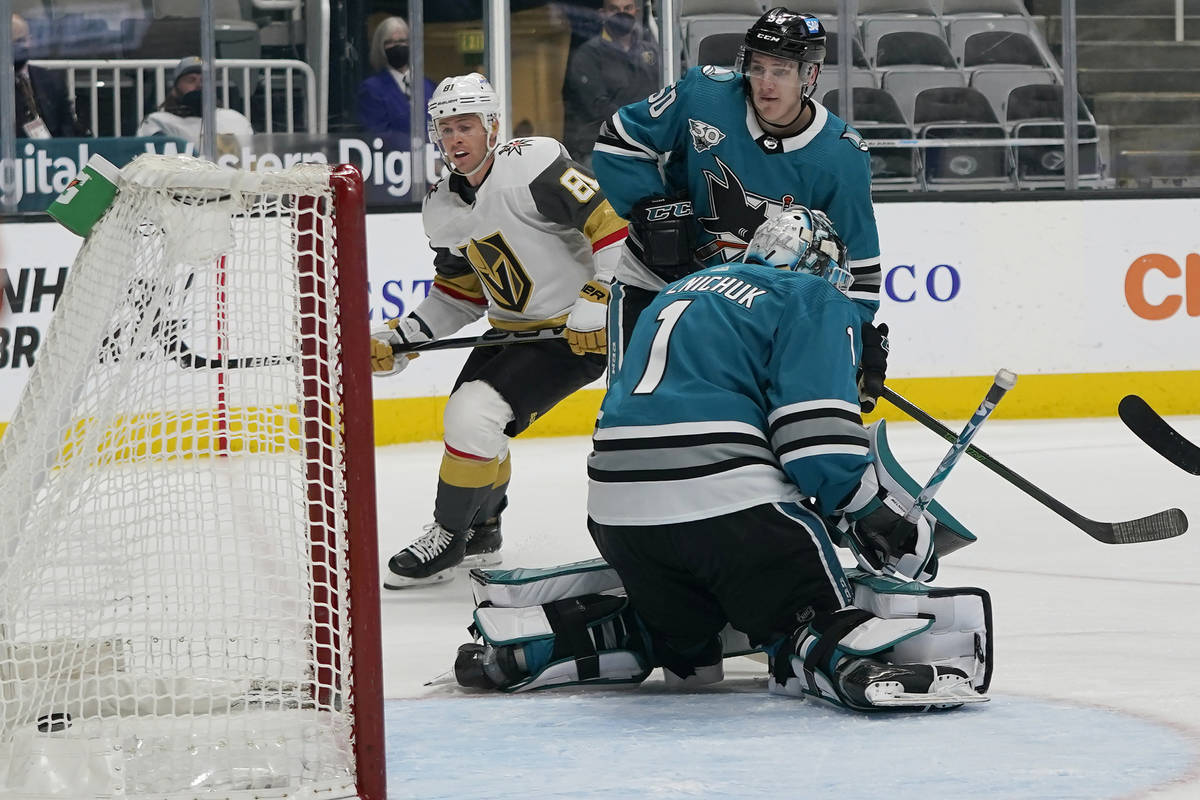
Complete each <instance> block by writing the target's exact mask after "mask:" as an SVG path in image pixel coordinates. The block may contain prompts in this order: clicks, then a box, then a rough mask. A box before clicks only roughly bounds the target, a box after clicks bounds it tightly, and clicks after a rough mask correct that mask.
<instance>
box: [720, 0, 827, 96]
mask: <svg viewBox="0 0 1200 800" xmlns="http://www.w3.org/2000/svg"><path fill="white" fill-rule="evenodd" d="M751 53H762V54H763V55H767V56H772V57H774V58H782V59H787V60H789V61H795V62H797V69H798V71H799V75H800V83H801V89H800V91H801V95H802V97H803V98H805V99H807V98H808V97H809V96H810V95H812V93H813V91H815V90H816V88H817V74H818V73H819V72H820V70H821V64H823V63H824V62H825V26H824V25H822V24H821V20H819V19H817V18H816V17H815V16H813V15H812V14H805V13H800V14H796V13H793V12H791V11H788V10H787V9H786V8H784V7H783V6H777V7H775V8H772V9H771V10H770V11H768V12H767V13H765V14H763V15H762V16H761V17H759V18H758V20H757V21H756V22H755V23H754V24H753V25H751V26H750V29H749V30H748V31H746V39H745V41H744V42H743V43H742V46H741V47H740V48H739V49H738V55H737V62H736V64H735V65H734V70H735V71H736V72H741V73H745V72H746V71H747V70H748V69H749V67H750V54H751Z"/></svg>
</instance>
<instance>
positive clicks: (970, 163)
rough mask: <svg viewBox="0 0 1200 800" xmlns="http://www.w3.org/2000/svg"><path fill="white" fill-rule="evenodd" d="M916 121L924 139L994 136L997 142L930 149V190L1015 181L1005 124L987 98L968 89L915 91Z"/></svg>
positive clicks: (927, 175)
mask: <svg viewBox="0 0 1200 800" xmlns="http://www.w3.org/2000/svg"><path fill="white" fill-rule="evenodd" d="M913 123H914V125H915V127H916V128H917V133H918V135H919V136H920V137H921V138H923V139H929V140H945V139H996V140H997V146H996V147H989V146H986V145H978V146H976V145H968V146H964V147H929V148H925V153H924V162H925V169H924V178H925V185H926V187H927V188H931V189H935V188H951V187H953V188H981V189H982V188H1002V187H1006V186H1010V185H1012V178H1011V174H1012V170H1011V168H1010V166H1011V161H1010V154H1009V150H1008V147H1007V146H1006V145H1005V133H1004V127H1003V126H1002V125H1001V124H1000V121H999V119H997V118H996V114H995V112H994V111H992V106H991V104H990V103H988V100H987V98H986V97H984V96H983V95H982V94H981V93H979V92H978V91H976V90H975V89H971V88H970V87H953V86H946V87H937V88H933V89H926V90H924V91H923V92H921V93H920V94H918V95H917V99H916V103H915V108H914V111H913Z"/></svg>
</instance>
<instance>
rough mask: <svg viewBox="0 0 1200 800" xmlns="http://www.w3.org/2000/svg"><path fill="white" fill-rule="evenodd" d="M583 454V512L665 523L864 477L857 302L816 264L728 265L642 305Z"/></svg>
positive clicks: (825, 501) (828, 499)
mask: <svg viewBox="0 0 1200 800" xmlns="http://www.w3.org/2000/svg"><path fill="white" fill-rule="evenodd" d="M638 319H639V321H638V323H637V325H636V327H635V329H634V332H633V337H632V338H631V340H630V343H629V348H628V350H627V351H626V354H625V361H624V363H623V364H622V366H621V370H620V372H619V373H618V374H617V376H616V378H615V379H613V380H612V382H611V383H610V385H609V389H608V393H607V394H606V395H605V397H604V402H603V404H602V406H601V409H600V415H599V418H598V420H597V423H596V431H595V433H594V435H593V451H592V453H591V455H590V456H589V457H588V515H589V516H590V517H591V518H592V519H594V520H595V521H596V522H599V523H601V524H607V525H658V524H666V523H673V522H688V521H692V520H697V519H706V518H711V517H715V516H718V515H721V514H727V513H730V512H733V511H738V510H741V509H745V508H750V507H752V506H756V505H759V504H762V503H770V502H799V501H800V500H802V499H804V498H806V497H811V498H814V499H815V500H816V501H817V505H818V508H819V509H820V510H821V511H822V512H826V513H828V512H831V511H833V510H834V509H836V508H838V507H840V506H841V505H842V504H844V503H845V501H846V500H847V499H848V498H849V497H850V496H851V493H852V492H853V491H854V490H855V489H856V488H857V487H858V485H859V480H860V478H861V477H862V474H863V472H864V470H865V469H866V467H867V465H868V463H869V461H870V456H869V450H868V447H869V443H868V436H867V432H866V430H865V429H864V428H863V424H862V417H861V416H860V412H859V405H858V389H857V387H856V384H855V372H856V369H857V368H856V364H857V363H858V359H859V355H860V352H861V347H860V344H859V341H858V331H859V309H858V307H857V305H856V304H855V303H854V302H852V301H851V300H849V299H847V298H846V297H845V296H844V295H843V294H841V293H840V292H838V290H837V289H835V288H834V287H833V286H832V285H831V284H830V283H829V282H828V281H826V280H824V279H823V278H820V277H817V276H814V275H809V274H807V273H799V272H789V271H786V270H777V269H772V268H770V267H762V266H757V265H752V264H742V263H732V264H727V265H725V266H720V267H712V268H709V269H706V270H702V271H700V272H696V273H693V274H692V275H689V276H687V277H685V278H683V279H681V280H678V281H676V282H674V283H672V284H669V285H668V286H667V287H666V288H665V289H664V290H663V291H662V292H660V293H659V294H658V296H657V297H656V298H655V299H654V301H653V302H652V303H651V304H650V305H649V306H648V307H647V308H646V310H645V311H643V312H642V314H641V316H640V317H639V318H638Z"/></svg>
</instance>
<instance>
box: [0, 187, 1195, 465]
mask: <svg viewBox="0 0 1200 800" xmlns="http://www.w3.org/2000/svg"><path fill="white" fill-rule="evenodd" d="M876 216H877V219H878V224H879V232H880V241H881V243H882V250H883V256H882V264H883V286H882V291H881V308H880V312H879V314H878V316H877V321H886V322H887V323H888V324H889V325H890V327H891V330H892V334H891V344H892V352H891V358H890V362H889V368H888V376H889V384H890V385H891V386H892V387H893V388H894V389H896V390H897V391H899V392H900V393H901V394H904V395H906V396H908V397H909V398H910V399H912V400H914V401H915V402H917V403H918V404H920V405H921V406H922V407H924V408H925V409H927V410H928V411H930V412H931V413H933V414H935V415H938V416H942V417H946V418H959V419H962V418H965V417H966V416H969V414H970V411H971V409H973V407H974V406H975V405H976V404H977V403H978V401H979V398H981V397H982V395H983V393H984V391H986V388H987V386H988V384H989V382H990V376H991V375H993V374H994V373H995V371H996V370H997V369H999V368H1000V367H1006V368H1008V369H1011V370H1014V371H1015V372H1017V374H1018V375H1019V376H1020V380H1019V382H1018V385H1017V388H1016V389H1015V390H1014V391H1013V392H1012V393H1010V396H1009V397H1008V398H1006V399H1005V402H1004V404H1003V407H1002V408H1001V409H1000V410H999V412H998V413H999V414H1000V415H1001V416H1007V417H1010V418H1017V417H1022V418H1039V417H1080V416H1110V415H1113V414H1114V413H1115V410H1116V404H1117V401H1119V400H1120V398H1121V397H1122V396H1124V395H1125V394H1128V393H1131V392H1135V393H1138V394H1142V395H1143V396H1145V397H1146V398H1147V399H1148V400H1150V402H1151V403H1152V404H1153V405H1154V406H1155V407H1156V408H1158V409H1159V410H1160V411H1161V412H1162V413H1164V414H1188V413H1198V412H1200V402H1197V401H1196V400H1195V399H1194V398H1196V397H1200V358H1197V356H1196V354H1195V347H1194V343H1195V342H1196V341H1197V334H1200V319H1198V318H1200V236H1198V234H1197V233H1196V228H1195V224H1194V220H1195V219H1197V218H1198V217H1200V200H1198V199H1159V200H1124V199H1102V198H1098V199H1095V200H1087V201H1079V200H1062V201H1058V200H1056V201H1014V202H1003V203H881V204H878V205H877V206H876ZM367 231H368V262H369V272H370V287H369V292H370V304H371V317H372V324H378V323H379V322H380V321H381V320H384V319H387V318H391V317H394V316H398V315H400V314H403V313H406V312H407V311H408V310H411V308H413V307H414V306H415V305H416V304H417V303H419V302H420V300H421V298H423V297H424V296H425V294H426V293H427V292H428V290H429V286H430V284H431V277H432V274H433V265H432V261H433V253H432V251H431V250H429V249H428V247H427V246H426V245H425V242H426V239H425V236H424V233H423V231H422V227H421V220H420V215H419V214H415V213H405V214H375V215H370V216H369V217H368V219H367ZM79 242H80V240H79V239H78V238H77V237H75V236H74V235H72V234H70V233H68V232H67V231H65V230H64V229H62V228H60V227H58V226H57V225H55V224H48V223H47V224H38V223H22V224H9V225H6V226H4V228H3V229H2V230H0V248H2V251H0V252H2V253H3V263H4V265H5V271H6V275H7V279H8V284H7V286H6V297H5V304H4V305H5V308H4V311H3V312H0V421H7V420H8V419H9V418H10V415H11V413H12V410H13V408H14V407H15V404H16V401H17V398H18V396H19V394H20V390H21V387H22V386H23V385H24V382H25V379H26V376H27V374H28V369H29V366H30V363H31V362H32V361H33V360H34V359H36V351H37V344H38V342H39V340H40V336H41V333H42V331H43V330H44V327H45V325H46V323H47V322H48V321H49V317H50V311H51V308H52V306H53V302H54V300H55V299H56V297H57V292H59V291H61V281H62V280H63V279H64V278H65V275H66V273H67V271H68V270H69V267H70V263H71V261H72V259H73V258H74V254H75V250H76V249H77V248H78V245H79ZM481 330H483V325H482V323H476V325H475V326H472V327H471V328H468V329H466V330H464V331H463V334H464V335H465V334H470V333H473V332H478V331H481ZM463 358H464V353H463V352H462V351H449V352H442V353H428V354H425V355H423V356H422V357H421V358H420V359H418V360H417V361H415V362H414V363H413V364H412V366H411V367H410V368H409V369H407V370H406V371H405V373H404V374H403V375H402V376H399V377H396V378H389V379H382V380H377V381H375V384H374V391H375V397H376V439H377V441H378V442H379V443H380V444H385V443H392V442H400V441H417V440H422V439H431V438H438V437H439V436H440V432H441V409H442V407H443V406H444V402H445V399H444V395H445V393H446V392H447V391H448V389H449V387H450V385H451V384H452V383H453V380H454V377H455V375H456V374H457V371H458V368H459V366H460V365H461V363H462V360H463ZM602 386H603V384H602V383H600V382H598V383H597V384H595V385H594V386H593V387H592V388H590V389H589V390H586V391H584V392H581V393H579V394H577V395H576V396H575V397H573V398H571V399H569V400H568V401H566V402H564V403H563V404H561V405H560V407H559V408H557V409H555V411H554V412H552V413H551V414H549V415H547V417H546V418H545V419H543V420H540V421H539V422H538V423H537V424H536V425H535V426H534V428H533V429H532V430H531V431H530V433H531V434H540V435H562V434H579V433H586V432H588V431H589V430H590V429H591V426H592V421H593V419H594V416H595V411H596V409H597V407H598V406H599V402H600V397H601V396H602ZM885 413H886V414H888V415H891V414H893V413H894V412H885Z"/></svg>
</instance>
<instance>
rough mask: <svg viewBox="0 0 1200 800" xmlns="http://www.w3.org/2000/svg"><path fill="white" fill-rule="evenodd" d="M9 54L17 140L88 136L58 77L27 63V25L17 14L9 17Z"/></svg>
mask: <svg viewBox="0 0 1200 800" xmlns="http://www.w3.org/2000/svg"><path fill="white" fill-rule="evenodd" d="M12 52H13V72H14V77H15V79H16V112H17V115H16V136H17V138H18V139H49V138H51V137H63V136H91V133H90V132H89V131H88V129H87V127H86V126H84V125H82V124H81V123H80V122H79V120H78V119H77V118H76V117H75V104H74V103H73V102H72V101H71V97H70V95H68V94H67V86H66V84H65V83H64V82H63V79H62V77H61V76H60V75H58V74H57V73H55V72H51V71H50V70H46V69H42V68H41V67H35V66H32V65H30V64H29V58H30V41H29V25H28V23H26V22H25V20H24V19H23V18H22V17H20V16H19V15H17V14H13V15H12Z"/></svg>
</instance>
